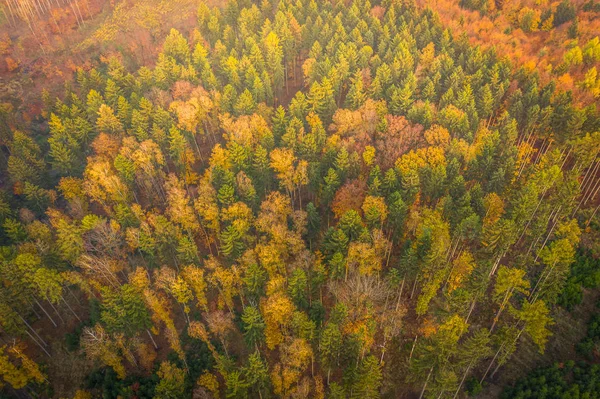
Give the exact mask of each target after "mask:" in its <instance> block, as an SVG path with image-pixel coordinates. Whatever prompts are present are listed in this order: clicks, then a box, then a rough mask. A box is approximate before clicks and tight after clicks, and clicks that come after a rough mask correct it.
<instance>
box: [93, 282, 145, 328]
mask: <svg viewBox="0 0 600 399" xmlns="http://www.w3.org/2000/svg"><path fill="white" fill-rule="evenodd" d="M101 309H102V310H101V313H100V318H101V320H102V322H103V323H104V324H105V325H106V328H107V330H108V332H110V333H117V332H121V333H124V334H125V335H126V336H129V337H131V336H134V335H135V334H137V333H138V332H139V331H141V330H145V329H148V328H150V326H151V322H150V313H149V312H148V309H147V308H146V304H145V303H144V299H143V297H142V295H141V293H140V292H139V291H138V290H137V289H136V288H135V287H133V286H132V285H130V284H124V285H122V286H121V287H120V288H119V289H118V290H116V291H111V290H110V289H108V288H105V289H104V291H103V301H102V308H101Z"/></svg>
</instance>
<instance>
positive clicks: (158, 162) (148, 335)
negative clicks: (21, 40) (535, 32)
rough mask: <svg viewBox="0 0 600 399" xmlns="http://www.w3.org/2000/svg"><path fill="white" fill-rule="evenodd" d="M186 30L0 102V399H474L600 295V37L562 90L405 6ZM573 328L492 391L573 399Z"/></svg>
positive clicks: (300, 3)
mask: <svg viewBox="0 0 600 399" xmlns="http://www.w3.org/2000/svg"><path fill="white" fill-rule="evenodd" d="M25 3H27V4H33V2H23V3H19V1H16V0H11V1H8V3H6V4H25ZM484 3H485V4H490V3H488V2H484ZM563 3H564V5H563ZM588 3H590V2H588ZM39 4H41V5H43V3H42V2H40V3H39ZM64 4H65V5H69V6H73V7H74V4H76V2H69V1H66V2H64ZM482 4H483V3H482V2H476V1H472V0H471V1H466V0H465V1H461V2H460V6H461V7H463V8H466V9H476V10H478V12H482V13H486V12H489V10H488V9H486V8H485V7H483V5H482ZM586 4H587V3H586ZM577 6H578V7H579V5H577ZM117 7H118V6H117ZM565 7H567V8H565ZM575 7H576V5H573V4H572V3H570V2H569V1H563V2H562V3H560V4H559V5H558V6H556V5H555V6H553V7H550V6H549V7H548V9H549V10H550V15H549V16H546V17H545V19H543V20H540V21H538V22H537V23H538V24H540V23H541V24H544V22H547V21H548V19H550V22H549V23H550V24H554V25H556V26H559V25H561V24H564V23H568V24H574V22H573V19H574V18H575V17H574V16H571V10H573V13H575V15H576V11H577V10H576V9H575ZM588 7H591V8H590V10H589V11H586V12H600V10H595V8H594V7H596V6H595V5H594V4H593V2H591V5H589V6H588ZM534 14H535V12H534ZM73 15H76V14H75V13H74V14H73ZM115 15H116V14H115ZM6 16H10V17H13V16H12V15H11V14H10V13H8V12H7V13H6ZM16 17H18V15H17V14H15V18H13V19H9V18H6V19H5V21H4V23H10V24H13V23H15V24H16V23H17V20H16ZM21 17H22V19H25V20H29V18H34V17H35V15H34V14H31V15H30V14H27V13H25V14H23V15H22V16H21ZM80 17H81V22H80V20H79V19H77V23H78V24H80V23H81V25H82V26H83V24H84V23H85V18H84V15H83V14H80ZM534 17H535V15H534ZM531 18H533V17H530V16H526V15H523V16H522V20H521V22H520V23H521V24H522V27H523V26H525V28H526V27H527V26H530V27H531V26H532V25H533V22H531ZM193 19H194V23H193V26H192V28H190V29H188V30H186V31H178V30H176V29H170V31H169V33H168V34H167V35H166V38H164V40H162V39H161V42H160V43H157V44H156V46H157V47H158V48H159V51H158V52H157V53H158V54H157V55H156V56H154V55H153V56H152V57H151V59H145V60H144V61H141V60H139V61H138V63H135V62H131V59H130V58H127V59H124V57H123V53H125V51H123V53H121V52H119V51H103V50H102V48H101V46H99V47H94V48H96V49H97V53H96V54H95V55H93V57H92V59H93V62H90V63H87V64H86V65H84V66H81V67H78V68H76V69H75V70H74V72H73V76H72V77H68V78H66V77H65V79H64V82H61V83H63V84H61V85H60V86H61V88H60V90H57V89H56V87H47V88H44V90H43V91H42V93H41V96H40V97H41V98H40V99H41V102H42V103H43V106H42V107H41V108H40V110H39V112H37V113H35V114H34V115H33V116H31V115H29V117H27V118H25V117H23V115H20V114H19V110H20V109H22V106H21V105H22V104H18V102H11V101H6V102H3V103H2V104H1V107H0V145H1V146H2V148H1V149H2V151H0V153H1V155H2V156H1V157H0V175H1V176H2V178H1V179H0V226H1V227H0V245H1V246H0V284H1V288H0V327H1V331H0V338H1V341H0V345H1V346H0V381H2V382H1V383H0V386H1V388H0V389H1V390H0V396H2V397H17V398H47V397H55V398H77V399H87V398H97V397H103V398H117V397H122V398H157V399H163V398H165V399H166V398H191V397H192V396H193V397H194V398H261V399H263V398H265V399H266V398H332V399H336V398H367V399H368V398H379V397H383V398H401V397H419V398H452V399H454V398H459V397H465V396H466V395H468V394H469V395H475V394H477V393H479V394H481V395H485V392H486V387H487V386H488V384H489V383H491V382H493V381H496V380H497V379H498V378H499V376H501V375H502V374H503V371H504V370H506V369H510V368H514V367H518V366H517V365H513V364H512V359H514V357H515V356H517V355H518V353H516V352H519V350H520V348H524V347H535V348H536V350H537V351H538V352H540V353H544V351H545V348H546V345H547V343H548V342H549V340H551V339H553V338H552V336H553V328H554V325H555V324H557V323H560V320H555V319H554V318H555V317H554V315H555V311H556V310H557V309H558V308H561V309H567V310H572V309H573V308H575V307H577V306H581V305H580V303H581V302H582V301H583V299H584V297H585V296H586V295H593V292H592V291H594V289H596V288H598V286H599V285H600V275H599V274H598V270H600V265H599V264H598V256H599V255H600V240H599V238H600V223H599V222H598V220H599V218H598V212H597V211H598V208H599V207H600V195H598V192H599V191H600V171H599V169H600V159H599V158H598V154H599V152H600V111H599V110H598V109H597V102H598V98H600V78H598V76H597V68H600V41H599V39H598V37H593V38H589V39H586V40H583V41H581V42H579V43H578V44H577V45H575V46H572V47H571V48H570V50H568V51H567V52H566V53H565V54H564V58H563V60H562V63H561V64H560V65H557V66H556V68H559V73H560V74H561V75H562V74H564V73H567V72H568V71H569V70H573V71H575V72H574V75H575V76H582V77H583V78H582V80H581V81H576V82H574V83H573V85H574V87H576V88H577V93H576V94H577V96H575V94H574V92H573V91H565V90H563V88H562V87H557V82H556V81H555V80H553V79H542V78H541V77H540V72H539V71H538V70H536V68H531V67H530V66H527V65H526V66H522V65H520V64H519V63H518V60H514V59H511V58H510V57H507V56H506V55H503V54H499V53H498V52H497V51H495V49H494V48H493V46H492V47H485V48H484V47H480V46H478V45H474V44H472V43H471V42H470V41H469V37H468V35H467V34H466V33H465V34H461V33H457V32H454V31H452V30H450V29H449V28H447V27H445V26H444V24H443V23H442V21H441V19H440V17H438V15H437V14H436V13H435V12H434V11H433V10H432V9H430V8H424V7H421V6H420V5H418V4H416V3H413V2H412V1H410V0H409V1H401V0H383V1H381V2H379V1H374V2H373V3H371V2H369V1H368V0H354V1H352V2H350V1H346V2H343V1H321V0H319V1H317V0H295V1H292V0H280V1H277V0H272V1H271V0H263V1H262V2H251V1H250V0H238V1H236V0H230V1H228V2H227V3H226V4H219V5H217V6H209V5H207V4H205V3H204V2H199V3H198V4H197V13H196V15H195V16H194V18H193ZM563 19H564V21H563ZM115 20H116V17H115V16H113V19H112V20H111V21H113V22H114V21H115ZM527 21H529V22H527ZM560 21H562V22H560ZM21 22H23V21H21ZM528 24H529V25H528ZM554 25H551V26H549V27H548V29H552V27H553V26H554ZM116 26H117V25H114V24H113V25H111V24H110V23H107V24H105V25H103V27H102V28H101V29H100V30H98V31H97V32H96V33H95V35H96V37H98V35H100V36H102V35H104V36H106V35H113V36H118V32H119V30H118V29H117V28H116ZM537 26H538V25H536V28H537ZM111 29H112V30H111ZM32 31H33V30H32ZM574 34H575V35H577V32H575V33H574ZM146 57H148V55H146ZM546 72H547V71H546ZM559 86H560V84H559ZM582 93H583V94H582ZM589 317H590V318H591V319H590V321H589V325H588V336H587V337H586V338H585V339H583V340H582V341H581V342H579V343H578V342H566V343H565V345H567V346H569V345H570V346H572V347H574V348H575V347H576V348H577V350H576V352H577V356H579V358H578V362H577V363H575V362H573V361H570V362H567V363H565V364H560V365H556V366H554V367H551V368H547V367H546V368H544V369H539V370H537V371H534V372H533V374H531V375H530V376H528V377H527V378H526V379H524V380H520V381H519V382H517V383H516V385H514V386H510V387H507V388H505V391H504V393H503V394H502V395H503V397H506V398H513V397H519V398H529V397H531V398H538V397H570V398H572V397H573V398H574V397H580V396H575V394H574V393H573V392H575V390H576V391H577V395H581V397H595V396H590V395H592V394H595V395H597V392H598V391H599V390H600V388H599V387H600V371H599V370H598V366H597V365H592V363H595V362H596V363H597V361H596V360H597V358H598V353H600V351H598V350H597V348H600V342H599V341H600V327H599V326H600V313H599V314H598V315H591V314H590V315H589ZM566 360H570V359H565V361H566ZM526 371H527V370H520V371H519V372H520V376H524V375H525V372H526ZM540 378H543V381H547V382H548V387H547V388H545V389H546V391H545V392H550V391H551V390H554V391H552V392H553V393H552V395H554V396H552V395H551V394H549V393H546V395H548V396H542V394H538V393H535V392H533V393H532V391H531V389H538V388H539V389H543V388H544V387H543V383H540V382H539V381H540V380H539V379H540ZM569 384H570V385H569ZM531 387H533V388H531ZM565 392H570V393H569V394H568V395H571V396H564V395H567V394H566V393H565ZM585 392H588V393H587V396H585V395H586V394H585ZM560 395H563V396H560Z"/></svg>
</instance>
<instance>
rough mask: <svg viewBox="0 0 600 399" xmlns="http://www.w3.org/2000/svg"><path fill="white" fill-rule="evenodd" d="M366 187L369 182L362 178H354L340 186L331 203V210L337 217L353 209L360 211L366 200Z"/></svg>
mask: <svg viewBox="0 0 600 399" xmlns="http://www.w3.org/2000/svg"><path fill="white" fill-rule="evenodd" d="M366 189H367V184H366V182H364V181H362V180H352V181H350V182H348V183H346V184H344V185H343V186H342V187H340V189H339V190H338V191H337V192H336V193H335V197H334V198H333V203H332V204H331V210H332V211H333V213H334V214H335V217H336V218H339V217H341V216H342V215H343V214H344V213H346V211H349V210H351V209H354V210H355V211H358V212H360V209H361V207H362V204H363V202H364V200H365V196H366Z"/></svg>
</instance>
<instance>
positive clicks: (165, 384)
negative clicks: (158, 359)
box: [154, 361, 185, 399]
mask: <svg viewBox="0 0 600 399" xmlns="http://www.w3.org/2000/svg"><path fill="white" fill-rule="evenodd" d="M156 374H157V375H158V377H159V378H160V380H159V382H158V384H157V385H156V388H154V399H179V398H184V397H185V384H184V381H185V371H184V370H182V369H180V368H178V367H177V366H175V365H174V364H173V363H171V362H168V361H167V362H162V363H161V364H160V369H158V371H157V373H156Z"/></svg>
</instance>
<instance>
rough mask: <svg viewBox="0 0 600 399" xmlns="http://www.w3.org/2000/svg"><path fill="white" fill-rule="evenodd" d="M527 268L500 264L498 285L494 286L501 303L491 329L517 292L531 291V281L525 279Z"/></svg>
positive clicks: (495, 298) (492, 328)
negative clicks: (522, 268) (514, 267)
mask: <svg viewBox="0 0 600 399" xmlns="http://www.w3.org/2000/svg"><path fill="white" fill-rule="evenodd" d="M524 277H525V270H520V269H513V268H508V267H506V266H500V269H498V275H497V277H496V285H495V286H494V296H493V298H494V300H495V301H496V302H497V303H498V302H499V303H500V308H499V309H498V312H497V313H496V316H494V322H493V323H492V327H491V328H490V331H493V330H494V327H495V326H496V323H497V322H498V318H499V317H500V314H501V313H502V311H503V310H504V308H505V307H506V305H507V304H508V303H509V301H510V299H511V298H512V296H513V294H514V293H515V292H517V293H521V294H524V295H527V294H528V293H529V291H528V289H529V281H527V280H525V279H524Z"/></svg>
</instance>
